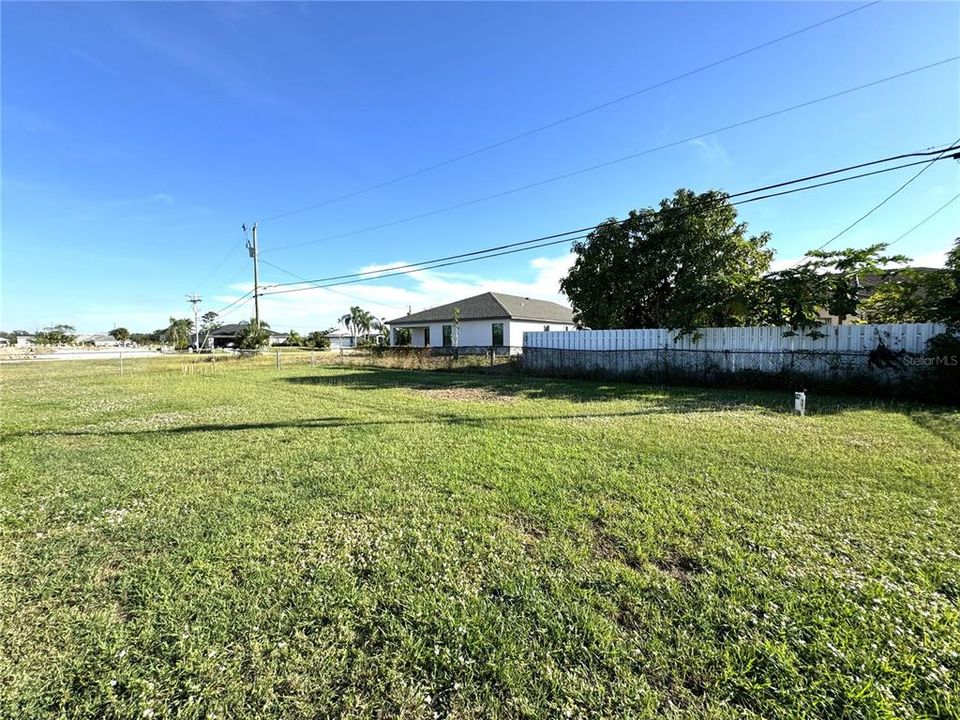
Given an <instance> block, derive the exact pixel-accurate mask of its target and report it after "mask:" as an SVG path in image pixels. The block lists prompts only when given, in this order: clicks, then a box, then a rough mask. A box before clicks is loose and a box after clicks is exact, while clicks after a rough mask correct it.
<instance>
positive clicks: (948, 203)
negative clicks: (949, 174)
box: [887, 193, 960, 247]
mask: <svg viewBox="0 0 960 720" xmlns="http://www.w3.org/2000/svg"><path fill="white" fill-rule="evenodd" d="M957 198H960V193H957V194H956V195H954V196H953V197H952V198H950V199H949V200H947V201H946V202H945V203H944V204H943V205H941V206H940V207H938V208H937V209H936V210H934V211H933V212H932V213H930V214H929V215H927V216H926V217H925V218H924V219H923V220H921V221H920V222H918V223H917V224H916V225H914V226H913V227H912V228H910V229H909V230H907V231H906V232H905V233H903V235H901V236H900V237H898V238H897V239H896V240H894V241H893V242H891V243H889V244H888V245H887V247H891V246H892V245H896V244H897V243H898V242H900V241H901V240H903V239H904V238H905V237H906V236H907V235H909V234H910V233H912V232H913V231H914V230H916V229H917V228H919V227H921V226H922V225H924V224H926V223H927V222H928V221H930V220H933V218H935V217H936V216H937V215H939V214H940V211H941V210H946V209H947V208H948V207H950V205H952V204H953V203H954V202H956V200H957Z"/></svg>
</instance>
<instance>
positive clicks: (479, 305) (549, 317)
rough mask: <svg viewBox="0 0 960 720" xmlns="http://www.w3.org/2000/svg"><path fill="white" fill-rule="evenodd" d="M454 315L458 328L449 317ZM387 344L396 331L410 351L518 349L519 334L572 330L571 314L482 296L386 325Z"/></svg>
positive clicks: (552, 306)
mask: <svg viewBox="0 0 960 720" xmlns="http://www.w3.org/2000/svg"><path fill="white" fill-rule="evenodd" d="M457 310H459V317H460V323H459V327H458V326H457V323H456V321H455V320H454V316H455V314H456V311H457ZM387 325H389V326H390V344H391V345H396V344H397V331H399V330H409V331H410V345H412V346H413V347H459V348H464V349H466V348H476V349H479V348H491V347H493V348H504V349H507V348H512V349H513V351H519V350H520V349H521V348H522V346H523V333H524V332H533V331H544V330H546V331H550V330H575V329H576V325H574V322H573V311H572V310H571V309H570V308H568V307H565V306H563V305H560V304H558V303H555V302H550V301H548V300H535V299H533V298H528V297H520V296H518V295H507V294H505V293H495V292H485V293H483V294H482V295H475V296H473V297H469V298H464V299H463V300H457V301H456V302H451V303H447V304H446V305H440V306H439V307H435V308H430V309H429V310H423V311H421V312H417V313H409V314H407V315H405V316H403V317H398V318H396V319H394V320H390V321H388V322H387Z"/></svg>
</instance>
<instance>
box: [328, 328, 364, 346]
mask: <svg viewBox="0 0 960 720" xmlns="http://www.w3.org/2000/svg"><path fill="white" fill-rule="evenodd" d="M327 337H328V338H330V349H331V350H340V349H343V348H352V347H356V346H357V341H359V340H360V338H359V337H358V336H357V335H354V334H353V333H352V332H350V331H349V330H343V329H341V328H337V329H336V330H331V331H330V332H328V333H327Z"/></svg>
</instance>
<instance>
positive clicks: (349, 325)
mask: <svg viewBox="0 0 960 720" xmlns="http://www.w3.org/2000/svg"><path fill="white" fill-rule="evenodd" d="M359 309H360V308H359V307H357V306H356V305H354V306H353V307H352V308H350V312H348V313H346V314H344V315H341V316H340V317H339V318H338V320H339V321H340V323H341V324H342V325H343V326H344V327H345V328H346V329H347V332H348V333H350V334H351V335H356V334H357V333H356V330H354V329H353V327H354V325H353V318H354V317H355V316H356V311H357V310H359Z"/></svg>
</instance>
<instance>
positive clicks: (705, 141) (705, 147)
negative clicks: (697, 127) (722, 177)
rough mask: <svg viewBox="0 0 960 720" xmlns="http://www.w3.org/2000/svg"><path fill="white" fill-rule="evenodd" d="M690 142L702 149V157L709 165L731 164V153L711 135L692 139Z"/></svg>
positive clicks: (726, 165)
mask: <svg viewBox="0 0 960 720" xmlns="http://www.w3.org/2000/svg"><path fill="white" fill-rule="evenodd" d="M690 144H691V145H693V146H694V147H695V148H698V149H699V150H700V157H701V159H702V160H703V161H704V162H706V163H707V164H709V165H721V166H723V167H729V166H730V164H731V163H730V155H729V154H728V153H727V150H726V148H724V147H723V145H721V144H720V143H719V142H717V141H716V140H711V139H710V138H709V137H702V138H696V139H694V140H691V141H690Z"/></svg>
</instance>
